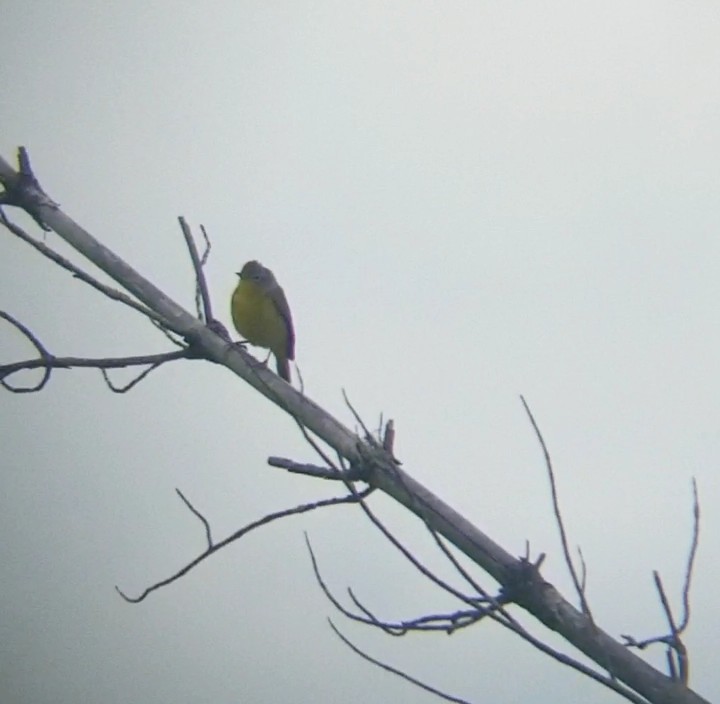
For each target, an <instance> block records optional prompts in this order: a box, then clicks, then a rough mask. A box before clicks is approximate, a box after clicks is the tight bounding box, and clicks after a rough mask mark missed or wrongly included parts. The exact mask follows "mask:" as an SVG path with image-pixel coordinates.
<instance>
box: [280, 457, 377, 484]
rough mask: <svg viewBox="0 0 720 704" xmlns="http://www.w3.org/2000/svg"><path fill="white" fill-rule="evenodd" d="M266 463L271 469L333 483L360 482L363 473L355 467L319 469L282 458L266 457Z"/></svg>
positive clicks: (316, 466) (312, 465)
mask: <svg viewBox="0 0 720 704" xmlns="http://www.w3.org/2000/svg"><path fill="white" fill-rule="evenodd" d="M267 462H268V464H269V465H270V466H271V467H279V468H280V469H286V470H287V471H288V472H291V473H293V474H304V475H306V476H308V477H315V478H317V479H332V480H333V481H341V480H345V481H348V482H356V481H362V479H363V471H362V469H360V468H357V467H355V468H351V469H348V470H340V469H336V468H334V467H319V466H318V465H316V464H307V463H301V462H294V461H293V460H289V459H285V458H284V457H268V460H267Z"/></svg>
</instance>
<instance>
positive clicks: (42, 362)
mask: <svg viewBox="0 0 720 704" xmlns="http://www.w3.org/2000/svg"><path fill="white" fill-rule="evenodd" d="M0 318H3V319H4V320H7V321H8V323H10V324H11V325H13V326H15V327H16V328H17V329H18V330H19V331H20V332H21V333H22V334H23V335H25V337H27V339H28V340H30V343H31V344H32V346H33V347H34V348H35V349H36V350H37V351H38V354H39V355H40V357H41V359H38V360H32V361H33V362H38V363H39V364H38V367H43V368H44V370H45V371H44V373H43V376H42V379H40V381H39V382H38V383H37V384H35V386H13V385H12V384H9V383H8V382H7V381H5V377H7V376H9V375H10V374H12V373H13V371H17V370H16V369H12V370H11V371H5V370H6V369H7V367H12V366H14V365H12V364H10V365H3V366H0V384H2V386H3V388H5V389H7V390H8V391H12V392H13V393H15V394H28V393H35V392H37V391H40V390H41V389H42V388H43V387H44V386H45V384H47V382H48V380H49V379H50V375H51V374H52V361H53V359H54V357H53V356H52V355H51V354H50V353H49V352H48V351H47V348H46V347H45V345H43V343H42V342H40V340H39V339H38V338H37V336H36V335H35V334H34V333H33V332H32V330H30V328H28V327H27V325H24V324H23V323H21V322H20V321H19V320H18V319H17V318H15V317H14V316H12V315H10V313H6V312H5V311H0ZM21 368H22V367H21ZM25 368H29V367H25Z"/></svg>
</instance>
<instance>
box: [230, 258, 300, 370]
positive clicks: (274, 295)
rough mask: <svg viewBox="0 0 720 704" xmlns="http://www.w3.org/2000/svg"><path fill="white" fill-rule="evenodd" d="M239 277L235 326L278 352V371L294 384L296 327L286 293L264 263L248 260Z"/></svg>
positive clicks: (249, 338) (233, 302)
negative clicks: (292, 370)
mask: <svg viewBox="0 0 720 704" xmlns="http://www.w3.org/2000/svg"><path fill="white" fill-rule="evenodd" d="M238 276H239V277H240V281H238V285H237V287H236V288H235V291H233V295H232V299H231V301H230V312H231V313H232V320H233V325H234V326H235V329H236V330H237V331H238V333H240V335H242V336H243V337H244V338H245V339H246V340H247V341H248V342H249V343H250V344H252V345H256V346H257V347H264V348H266V349H269V350H270V351H271V352H272V353H273V354H274V355H275V361H276V363H277V373H278V374H279V375H280V376H281V377H282V378H283V379H285V381H287V382H288V383H290V364H289V360H291V359H295V330H294V329H293V323H292V316H291V315H290V306H288V302H287V298H285V292H284V291H283V290H282V287H281V286H280V285H279V284H278V282H277V280H276V279H275V276H274V275H273V273H272V271H270V269H267V268H266V267H264V266H263V265H262V264H260V262H256V261H251V262H247V263H246V264H245V265H244V266H243V268H242V269H241V271H240V272H239V273H238Z"/></svg>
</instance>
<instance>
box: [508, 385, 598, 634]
mask: <svg viewBox="0 0 720 704" xmlns="http://www.w3.org/2000/svg"><path fill="white" fill-rule="evenodd" d="M520 400H521V401H522V404H523V406H524V407H525V413H527V416H528V418H529V419H530V423H531V425H532V427H533V430H534V431H535V436H536V437H537V439H538V442H539V443H540V447H541V449H542V452H543V455H544V457H545V467H546V468H547V472H548V479H549V480H550V491H551V493H552V503H553V511H554V513H555V521H556V522H557V526H558V529H559V531H560V542H561V543H562V549H563V554H564V556H565V564H566V565H567V567H568V571H569V572H570V576H571V577H572V581H573V584H574V585H575V591H576V592H577V595H578V597H579V599H580V604H581V606H582V611H583V613H584V614H585V615H586V616H587V617H588V618H589V619H590V622H591V623H594V620H593V617H592V612H591V611H590V605H589V604H588V602H587V599H586V598H585V589H584V586H583V584H582V582H581V580H580V579H579V578H578V575H577V572H576V571H575V565H574V564H573V561H572V558H571V557H570V548H569V547H568V540H567V534H566V532H565V524H564V522H563V519H562V513H561V511H560V500H559V499H558V493H557V486H556V484H555V472H554V471H553V466H552V460H551V459H550V452H549V451H548V448H547V445H546V444H545V438H543V435H542V433H541V432H540V428H539V427H538V424H537V422H536V421H535V417H534V416H533V414H532V411H531V410H530V407H529V406H528V404H527V401H525V397H524V396H520Z"/></svg>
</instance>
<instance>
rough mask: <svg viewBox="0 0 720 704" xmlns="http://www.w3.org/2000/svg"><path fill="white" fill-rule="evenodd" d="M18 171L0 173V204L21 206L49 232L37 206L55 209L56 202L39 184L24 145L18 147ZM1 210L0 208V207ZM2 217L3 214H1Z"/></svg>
mask: <svg viewBox="0 0 720 704" xmlns="http://www.w3.org/2000/svg"><path fill="white" fill-rule="evenodd" d="M17 158H18V172H17V174H14V175H13V176H9V175H8V174H5V173H1V174H0V182H1V183H2V185H3V187H4V188H5V190H4V192H3V193H0V205H12V206H15V207H17V208H22V209H23V210H24V211H25V212H26V213H28V215H30V217H31V218H32V219H33V220H34V221H35V222H36V223H37V224H38V226H39V227H40V228H41V229H43V230H45V232H50V228H49V227H48V226H47V224H46V223H45V222H44V221H43V220H42V218H41V217H40V215H39V213H38V210H37V209H38V206H46V207H48V208H53V209H57V208H58V204H57V203H56V202H55V201H53V200H52V199H51V198H50V197H49V196H48V195H47V193H45V191H44V190H43V189H42V187H41V186H40V183H39V181H38V180H37V178H36V177H35V174H34V173H33V170H32V166H31V165H30V155H29V154H28V151H27V149H26V148H25V147H19V148H18V157H17ZM0 212H1V209H0ZM3 217H4V216H3Z"/></svg>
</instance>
